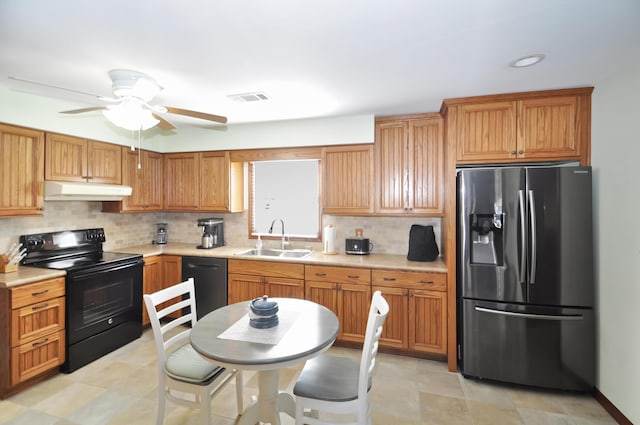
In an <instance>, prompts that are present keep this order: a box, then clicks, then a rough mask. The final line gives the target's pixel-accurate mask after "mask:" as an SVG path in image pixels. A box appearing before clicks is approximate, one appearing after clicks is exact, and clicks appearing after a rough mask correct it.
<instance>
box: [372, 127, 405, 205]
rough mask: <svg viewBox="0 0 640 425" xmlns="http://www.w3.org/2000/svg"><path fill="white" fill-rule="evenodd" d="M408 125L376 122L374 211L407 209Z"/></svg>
mask: <svg viewBox="0 0 640 425" xmlns="http://www.w3.org/2000/svg"><path fill="white" fill-rule="evenodd" d="M408 137H409V124H408V122H407V121H393V122H383V123H376V142H375V151H376V184H377V190H376V212H381V213H405V212H406V211H407V210H408V208H409V196H408V195H409V187H410V186H409V185H410V182H409V166H408V159H409V144H408Z"/></svg>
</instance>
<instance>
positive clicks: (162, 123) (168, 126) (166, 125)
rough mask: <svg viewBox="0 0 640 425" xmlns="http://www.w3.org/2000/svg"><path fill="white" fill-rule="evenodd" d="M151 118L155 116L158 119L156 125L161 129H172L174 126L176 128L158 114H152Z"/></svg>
mask: <svg viewBox="0 0 640 425" xmlns="http://www.w3.org/2000/svg"><path fill="white" fill-rule="evenodd" d="M153 118H155V119H157V120H159V121H160V122H159V123H158V127H160V128H161V129H162V130H173V129H174V128H176V126H175V125H173V124H172V123H170V122H169V121H167V120H166V119H164V118H162V117H161V116H160V115H158V114H153Z"/></svg>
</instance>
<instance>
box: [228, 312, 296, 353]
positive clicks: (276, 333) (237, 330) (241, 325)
mask: <svg viewBox="0 0 640 425" xmlns="http://www.w3.org/2000/svg"><path fill="white" fill-rule="evenodd" d="M299 317H300V312H299V311H295V310H286V311H279V312H278V324H277V325H276V326H274V327H272V328H268V329H256V328H253V327H251V325H249V315H248V314H245V315H244V316H242V318H240V320H238V321H237V322H235V323H234V324H233V325H231V326H229V327H228V328H227V330H226V331H224V332H222V333H221V334H220V335H218V338H220V339H231V340H234V341H245V342H257V343H259V344H269V345H276V344H277V343H279V342H280V340H281V339H282V337H284V335H285V334H286V333H287V332H288V331H289V329H291V327H292V326H293V324H294V323H295V322H296V320H298V318H299Z"/></svg>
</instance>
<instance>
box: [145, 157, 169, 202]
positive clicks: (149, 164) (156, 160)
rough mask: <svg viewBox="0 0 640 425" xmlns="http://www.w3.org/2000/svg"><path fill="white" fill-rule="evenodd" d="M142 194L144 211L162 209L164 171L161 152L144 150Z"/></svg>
mask: <svg viewBox="0 0 640 425" xmlns="http://www.w3.org/2000/svg"><path fill="white" fill-rule="evenodd" d="M142 169H143V170H144V194H145V198H144V199H145V209H146V211H159V210H161V209H162V198H163V197H162V190H163V188H164V180H163V176H164V173H163V171H162V154H160V153H157V152H144V163H143V164H142Z"/></svg>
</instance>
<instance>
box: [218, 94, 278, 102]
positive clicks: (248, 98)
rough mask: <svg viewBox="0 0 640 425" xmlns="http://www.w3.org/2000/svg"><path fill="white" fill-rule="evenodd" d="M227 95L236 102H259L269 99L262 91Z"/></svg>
mask: <svg viewBox="0 0 640 425" xmlns="http://www.w3.org/2000/svg"><path fill="white" fill-rule="evenodd" d="M228 97H229V99H232V100H235V101H236V102H261V101H263V100H269V97H267V95H266V94H264V93H262V92H254V93H240V94H230V95H229V96H228Z"/></svg>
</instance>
